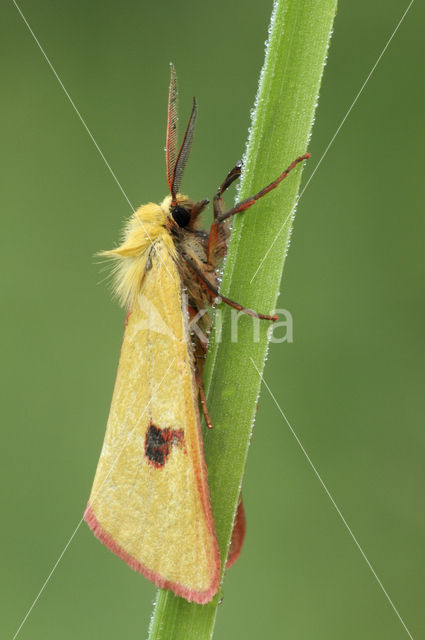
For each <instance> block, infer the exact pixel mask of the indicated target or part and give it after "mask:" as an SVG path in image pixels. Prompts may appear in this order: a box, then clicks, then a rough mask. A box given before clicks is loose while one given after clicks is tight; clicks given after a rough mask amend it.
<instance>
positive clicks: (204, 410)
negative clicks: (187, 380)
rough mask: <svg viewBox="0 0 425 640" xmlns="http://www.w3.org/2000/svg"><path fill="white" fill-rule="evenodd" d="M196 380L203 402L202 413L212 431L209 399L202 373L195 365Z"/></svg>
mask: <svg viewBox="0 0 425 640" xmlns="http://www.w3.org/2000/svg"><path fill="white" fill-rule="evenodd" d="M195 380H196V384H197V385H198V390H199V399H200V401H201V407H202V413H203V414H204V418H205V423H206V425H207V427H208V429H212V427H213V424H212V422H211V418H210V416H209V413H208V408H207V399H206V397H205V389H204V383H203V382H202V375H201V372H200V371H199V369H198V367H197V366H196V365H195Z"/></svg>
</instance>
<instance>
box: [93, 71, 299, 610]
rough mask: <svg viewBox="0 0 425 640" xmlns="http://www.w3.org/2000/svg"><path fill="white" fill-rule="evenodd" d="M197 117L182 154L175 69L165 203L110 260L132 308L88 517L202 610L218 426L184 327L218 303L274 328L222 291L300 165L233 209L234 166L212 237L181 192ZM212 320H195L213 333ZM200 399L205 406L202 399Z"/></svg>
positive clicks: (216, 204) (210, 585)
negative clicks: (242, 224)
mask: <svg viewBox="0 0 425 640" xmlns="http://www.w3.org/2000/svg"><path fill="white" fill-rule="evenodd" d="M196 115H197V104H196V100H195V99H194V101H193V107H192V112H191V115H190V118H189V122H188V125H187V128H186V131H185V134H184V137H183V141H182V143H181V146H180V147H179V149H178V150H177V79H176V73H175V70H174V67H173V65H171V80H170V87H169V99H168V120H167V135H166V171H167V182H168V188H169V195H167V196H166V197H165V198H164V200H163V201H162V202H161V203H160V204H154V203H149V204H145V205H143V206H141V207H140V208H139V209H137V211H136V212H135V213H134V214H133V215H132V216H131V218H130V219H129V221H128V223H127V225H126V228H125V231H124V238H123V241H122V243H121V245H120V246H118V247H117V248H116V249H112V250H111V251H105V252H102V255H104V256H106V257H108V258H111V259H112V260H113V261H114V269H115V288H116V293H117V294H118V296H119V298H120V301H121V303H122V305H123V306H124V307H126V308H127V310H128V315H127V320H126V326H125V330H124V337H123V342H122V347H121V354H120V359H119V365H118V370H117V375H116V380H115V387H114V392H113V397H112V403H111V409H110V414H109V419H108V423H107V427H106V434H105V439H104V444H103V447H102V451H101V454H100V459H99V462H98V466H97V471H96V475H95V478H94V483H93V488H92V491H91V495H90V499H89V502H88V505H87V508H86V511H85V515H84V517H85V520H86V521H87V523H88V525H89V527H90V528H91V529H92V530H93V532H94V534H95V535H96V536H97V537H98V538H99V539H100V540H101V541H102V542H103V543H104V544H105V545H106V546H107V547H108V548H109V549H110V550H111V551H113V552H114V553H116V554H117V555H118V556H120V557H121V558H122V559H123V560H125V562H127V564H129V565H130V567H132V568H133V569H135V570H136V571H139V572H140V573H142V574H143V575H144V576H146V577H147V578H148V579H149V580H151V581H152V582H154V583H155V584H156V585H157V586H159V587H162V588H165V589H171V590H172V591H174V593H175V594H176V595H178V596H182V597H184V598H186V599H187V600H189V601H194V602H197V603H200V604H204V603H206V602H208V601H210V600H211V599H212V597H213V596H214V594H215V593H216V592H217V590H218V587H219V582H220V554H219V548H218V544H217V538H216V533H215V528H214V521H213V516H212V511H211V504H210V496H209V489H208V480H207V469H206V465H205V461H204V455H203V444H202V436H201V428H200V412H199V406H200V407H201V410H202V412H203V415H204V418H205V422H206V424H207V426H208V427H211V426H212V424H211V420H210V418H209V415H208V410H207V405H206V400H205V393H204V388H203V385H202V363H203V360H204V357H205V352H206V348H207V344H206V342H207V340H206V339H202V338H200V337H199V335H198V334H193V335H191V334H190V329H189V319H190V317H193V316H196V315H197V314H198V312H199V311H201V310H205V309H210V308H211V306H212V305H213V304H214V302H215V301H216V298H217V296H220V297H219V299H220V300H221V301H222V302H223V303H225V304H228V305H230V306H231V307H234V308H235V309H238V310H240V311H243V312H245V313H247V314H249V315H251V316H255V317H260V318H263V319H266V320H270V321H273V320H276V319H277V317H276V316H271V315H267V314H260V313H257V312H255V311H253V310H252V309H247V308H245V307H243V306H242V305H241V304H239V303H237V302H235V301H233V300H230V299H229V298H227V297H225V296H224V295H222V294H221V293H220V294H219V291H218V280H217V271H218V268H219V266H220V263H221V261H222V259H223V257H224V256H225V253H226V247H227V242H228V238H229V233H230V229H229V220H230V219H231V218H232V216H234V215H236V214H237V213H240V212H243V211H246V210H247V209H248V208H249V207H251V206H252V205H253V204H255V202H256V201H257V200H258V199H259V198H261V197H262V196H264V195H266V194H267V193H268V192H269V191H271V190H272V189H274V188H275V187H277V185H278V184H279V183H280V182H281V181H282V180H283V179H284V178H285V177H286V176H287V175H288V173H289V172H290V171H291V170H292V169H293V168H294V167H295V166H296V165H297V164H298V163H300V162H302V161H303V160H304V159H306V158H307V157H309V154H304V155H303V156H300V157H299V158H297V159H296V160H295V161H294V162H293V163H292V164H291V165H290V166H289V167H288V169H286V170H285V171H284V172H283V173H282V174H281V175H280V176H279V177H278V178H277V179H276V180H274V181H273V182H271V183H270V184H269V185H268V186H266V187H265V188H264V189H262V190H261V191H260V192H258V193H257V194H255V195H254V196H252V197H251V198H247V199H246V200H242V201H241V202H238V203H237V204H236V205H235V206H233V207H232V208H230V209H226V206H225V204H224V199H223V194H224V192H225V191H226V190H227V189H228V188H229V187H230V185H231V184H232V183H233V182H234V181H235V180H236V179H237V178H238V177H239V176H240V173H241V165H240V164H237V165H236V166H235V167H234V168H233V169H232V170H231V171H230V173H229V174H228V175H227V177H226V178H225V180H224V181H223V183H222V184H221V186H220V187H219V189H218V191H217V193H216V194H215V196H214V198H213V216H214V217H213V222H212V224H211V228H210V231H209V233H207V232H206V231H203V230H202V229H201V227H200V224H199V223H200V214H201V213H202V212H203V211H204V210H205V208H206V206H207V204H208V203H209V201H208V200H200V201H198V202H195V201H193V200H191V199H190V198H189V197H187V196H186V195H183V194H182V193H180V184H181V180H182V176H183V171H184V168H185V165H186V161H187V158H188V155H189V152H190V148H191V144H192V139H193V134H194V129H195V121H196ZM209 323H210V315H209V314H208V313H204V314H203V315H202V317H201V319H200V324H201V328H202V329H203V335H207V334H208V326H209ZM199 401H200V402H199ZM235 522H236V524H235V528H234V534H233V539H232V544H231V546H230V552H229V556H228V560H227V566H230V565H231V564H232V563H233V562H234V561H235V559H236V558H237V557H238V555H239V552H240V549H241V546H242V542H243V537H244V529H245V519H244V513H243V507H242V503H241V502H240V504H239V508H238V513H237V517H236V521H235Z"/></svg>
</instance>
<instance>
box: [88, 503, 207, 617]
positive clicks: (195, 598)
mask: <svg viewBox="0 0 425 640" xmlns="http://www.w3.org/2000/svg"><path fill="white" fill-rule="evenodd" d="M84 520H85V521H86V522H87V524H88V526H89V527H90V529H91V530H92V531H93V533H94V535H95V536H96V538H98V539H99V540H100V541H101V542H103V544H104V545H105V546H106V547H107V548H108V549H109V550H110V551H112V552H113V553H115V554H116V555H117V556H119V557H120V558H121V559H122V560H124V562H126V563H127V564H128V566H129V567H131V569H133V570H134V571H137V572H138V573H141V574H142V575H143V576H145V578H147V579H148V580H150V581H151V582H153V583H154V584H155V585H156V586H157V587H161V589H171V591H173V592H174V593H175V594H176V595H177V596H180V597H182V598H185V599H186V600H188V601H189V602H196V603H198V604H206V603H207V602H210V600H212V598H213V597H214V595H215V594H216V593H217V590H218V587H219V584H220V556H219V553H218V546H217V541H215V546H216V549H215V566H214V575H213V579H212V582H211V586H210V587H209V588H208V589H207V590H206V591H197V590H195V589H189V588H188V587H185V586H184V585H182V584H179V583H178V582H172V581H171V580H167V579H166V578H164V577H163V576H161V575H160V574H159V573H155V571H152V570H151V569H149V568H148V567H145V566H144V565H143V564H142V563H141V562H139V561H138V560H136V558H133V556H131V555H130V554H129V553H127V552H126V551H124V549H123V548H122V547H120V545H119V544H118V543H117V542H115V540H114V539H113V538H112V536H111V535H109V533H107V532H106V531H105V530H104V529H103V528H102V526H101V525H100V523H99V521H98V520H97V518H96V516H95V514H94V512H93V509H92V508H91V505H90V503H89V504H88V505H87V508H86V510H85V512H84Z"/></svg>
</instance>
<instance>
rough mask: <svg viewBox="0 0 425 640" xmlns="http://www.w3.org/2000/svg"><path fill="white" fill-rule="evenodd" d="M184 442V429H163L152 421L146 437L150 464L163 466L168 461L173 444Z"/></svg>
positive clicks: (146, 449)
mask: <svg viewBox="0 0 425 640" xmlns="http://www.w3.org/2000/svg"><path fill="white" fill-rule="evenodd" d="M183 442H184V434H183V429H170V428H169V427H166V428H165V429H161V428H160V427H157V426H155V425H154V424H152V423H151V424H150V425H149V428H148V430H147V432H146V437H145V457H146V459H147V461H148V462H149V464H151V465H153V466H154V467H156V468H161V467H163V466H164V465H165V463H166V462H167V459H168V456H169V455H170V452H171V448H172V446H173V445H176V446H177V445H181V444H183Z"/></svg>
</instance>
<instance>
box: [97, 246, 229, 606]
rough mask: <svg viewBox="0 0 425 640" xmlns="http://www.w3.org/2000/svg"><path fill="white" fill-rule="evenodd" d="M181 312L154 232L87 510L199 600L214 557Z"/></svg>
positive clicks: (129, 557) (139, 560)
mask: <svg viewBox="0 0 425 640" xmlns="http://www.w3.org/2000/svg"><path fill="white" fill-rule="evenodd" d="M186 315H187V314H186V309H185V304H184V302H183V300H182V285H181V280H180V276H179V273H178V270H177V267H176V265H175V263H174V260H173V259H172V257H171V256H170V254H169V252H168V249H167V247H166V245H165V243H163V242H162V241H160V240H159V241H156V242H155V244H154V245H153V247H152V249H151V251H150V256H149V259H148V261H147V267H146V270H145V273H144V276H143V280H142V285H141V287H140V293H139V295H138V296H137V298H136V299H135V301H134V302H133V306H132V308H131V310H130V314H129V317H128V322H127V326H126V329H125V333H124V339H123V344H122V349H121V356H120V362H119V366H118V371H117V378H116V382H115V389H114V394H113V398H112V405H111V410H110V415H109V420H108V424H107V429H106V435H105V441H104V444H103V448H102V452H101V456H100V460H99V464H98V467H97V472H96V476H95V480H94V484H93V488H92V492H91V496H90V501H89V506H88V508H87V511H86V515H85V518H86V520H87V522H88V524H89V525H90V527H91V528H92V529H93V531H94V533H95V534H96V535H97V536H98V537H99V538H100V539H101V540H102V541H103V542H104V543H105V544H106V545H107V546H108V547H109V548H110V549H111V550H112V551H114V552H115V553H117V554H118V555H120V556H121V557H122V558H123V559H124V560H125V561H126V562H127V563H128V564H130V566H132V567H133V568H134V569H136V570H138V571H140V572H141V573H143V574H144V575H146V577H148V578H149V579H151V580H153V581H154V582H155V584H157V585H158V586H161V587H165V588H170V589H173V591H174V592H175V593H177V594H178V595H181V596H184V597H185V598H187V599H188V600H194V601H196V602H200V603H204V602H208V601H209V600H210V599H211V598H212V596H213V595H214V593H215V592H216V591H217V588H218V581H219V572H220V560H219V554H218V547H217V541H216V536H215V530H214V524H213V519H212V515H211V507H210V499H209V491H208V483H207V473H206V468H205V463H204V457H203V448H202V439H201V433H200V426H199V414H198V406H197V394H196V389H195V383H194V375H193V365H192V356H191V345H190V336H189V334H188V328H187V317H186ZM152 430H154V431H153V435H154V436H155V434H159V435H160V438H159V440H160V442H159V444H161V442H162V440H161V437H163V438H164V445H163V447H162V448H161V447H159V449H155V446H154V445H155V444H158V442H157V441H155V438H154V441H150V440H149V434H152ZM148 432H149V433H148ZM151 440H152V439H151ZM149 444H150V445H152V446H151V448H149ZM152 447H153V448H152ZM152 452H153V453H152Z"/></svg>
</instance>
